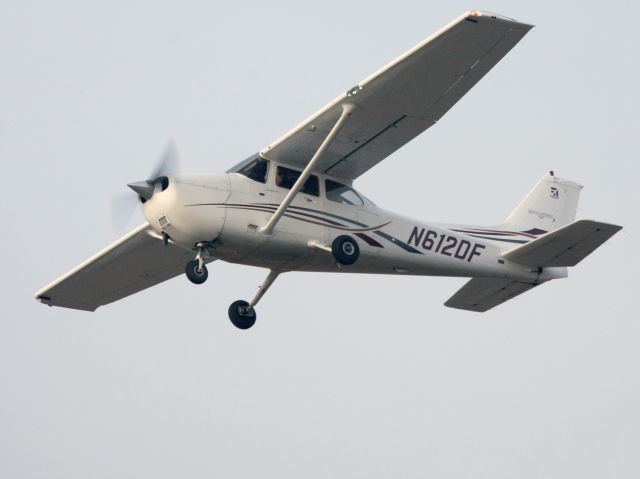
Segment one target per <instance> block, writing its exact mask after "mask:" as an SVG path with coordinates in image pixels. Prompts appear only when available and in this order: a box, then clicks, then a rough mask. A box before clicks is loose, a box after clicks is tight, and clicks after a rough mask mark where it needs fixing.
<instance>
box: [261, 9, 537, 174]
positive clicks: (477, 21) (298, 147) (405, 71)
mask: <svg viewBox="0 0 640 479" xmlns="http://www.w3.org/2000/svg"><path fill="white" fill-rule="evenodd" d="M531 28H532V26H531V25H527V24H523V23H519V22H516V21H514V20H510V19H506V18H503V17H497V16H494V15H491V14H477V13H467V14H465V15H462V16H461V17H458V18H457V19H456V20H454V21H453V22H451V23H450V24H449V25H447V26H446V27H444V28H443V29H442V30H440V31H439V32H436V33H435V34H434V35H432V36H431V37H429V38H427V39H426V40H424V41H423V42H422V43H420V44H419V45H417V46H416V47H414V48H413V49H411V50H409V51H408V52H406V53H405V54H404V55H402V56H400V57H399V58H397V59H396V60H394V61H393V62H391V63H390V64H388V65H387V66H385V67H383V68H382V69H380V70H378V71H377V72H376V73H374V74H373V75H371V76H370V77H368V78H366V79H365V80H363V81H362V82H360V83H359V84H357V85H356V86H355V87H353V88H351V89H350V90H349V91H348V92H346V93H344V94H342V95H340V96H339V97H338V98H336V99H335V100H334V101H333V102H331V103H329V104H328V105H327V106H326V107H324V108H323V109H322V110H320V111H319V112H318V113H316V114H314V115H312V116H311V117H309V118H308V119H307V120H305V121H304V122H302V123H301V124H299V125H298V126H297V127H295V128H294V129H293V130H291V131H290V132H288V133H287V134H285V135H284V136H283V137H281V138H280V139H278V140H276V141H275V142H273V143H272V144H270V145H268V146H267V147H266V148H264V149H263V150H262V151H261V155H262V156H263V157H265V158H267V159H271V160H275V161H279V162H282V163H286V164H289V165H291V166H294V167H298V168H304V167H305V166H306V164H307V162H308V161H309V160H310V159H311V157H312V156H313V154H314V153H315V151H316V150H317V149H318V147H319V146H320V144H321V143H322V141H323V140H324V138H325V137H326V136H327V134H328V132H329V131H330V130H331V128H332V126H333V125H334V123H335V122H336V120H337V119H338V117H339V116H340V112H341V111H342V105H343V104H344V103H351V104H354V105H355V106H356V111H355V112H354V113H353V115H352V117H351V119H350V120H349V122H348V123H347V124H345V126H344V127H343V128H342V130H341V132H340V134H339V135H338V137H336V139H335V140H334V142H333V143H332V145H331V146H330V147H329V148H328V149H327V151H326V152H325V154H324V155H323V158H322V159H321V160H320V162H319V165H318V168H317V169H318V171H321V172H325V173H330V174H332V175H334V176H338V177H340V178H343V179H345V180H353V179H355V178H357V177H358V176H360V175H361V174H363V173H364V172H365V171H367V170H369V169H370V168H371V167H373V166H375V165H376V164H377V163H379V162H380V161H382V160H383V159H384V158H386V157H387V156H388V155H390V154H391V153H393V152H394V151H396V150H397V149H399V148H400V147H402V146H403V145H404V144H406V143H407V142H409V141H411V140H412V139H413V138H415V137H416V136H417V135H419V134H420V133H422V132H423V131H424V130H426V129H427V128H429V127H430V126H431V125H433V124H434V123H435V122H437V121H438V120H439V119H440V118H441V117H442V115H444V114H445V113H446V112H447V111H448V110H449V109H450V108H451V107H452V106H453V105H454V104H455V103H457V102H458V100H460V98H462V96H464V95H465V94H466V93H467V92H468V91H469V90H470V89H471V88H472V87H473V86H474V85H475V84H476V83H477V82H478V81H479V80H480V79H481V78H482V77H483V76H484V75H485V74H486V73H487V72H488V71H489V70H491V68H493V67H494V66H495V65H496V64H497V63H498V62H499V61H500V60H501V59H502V57H503V56H504V55H506V53H507V52H508V51H509V50H511V48H513V47H514V46H515V45H516V44H517V43H518V42H519V41H520V39H522V37H523V36H524V35H525V34H526V33H527V32H528V31H529V29H531ZM405 119H407V120H405ZM402 122H404V125H401V126H398V124H399V123H402ZM391 125H395V126H394V128H399V129H400V130H401V133H399V134H396V135H392V134H388V132H389V131H390V130H389V129H390V126H391ZM381 132H385V134H381ZM363 145H367V147H365V148H363Z"/></svg>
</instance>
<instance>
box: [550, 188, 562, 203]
mask: <svg viewBox="0 0 640 479" xmlns="http://www.w3.org/2000/svg"><path fill="white" fill-rule="evenodd" d="M551 198H555V199H556V200H557V199H558V198H560V192H559V191H558V188H556V187H555V186H552V187H551Z"/></svg>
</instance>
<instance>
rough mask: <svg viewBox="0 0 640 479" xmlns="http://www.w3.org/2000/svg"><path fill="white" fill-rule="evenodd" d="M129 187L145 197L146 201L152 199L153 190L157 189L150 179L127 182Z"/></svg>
mask: <svg viewBox="0 0 640 479" xmlns="http://www.w3.org/2000/svg"><path fill="white" fill-rule="evenodd" d="M127 186H128V187H129V188H131V189H132V190H133V191H135V192H136V193H137V194H138V195H139V196H140V198H143V199H144V200H145V201H146V200H149V199H151V197H152V196H153V192H154V191H155V185H154V184H153V183H150V182H148V181H138V182H136V183H129V184H127Z"/></svg>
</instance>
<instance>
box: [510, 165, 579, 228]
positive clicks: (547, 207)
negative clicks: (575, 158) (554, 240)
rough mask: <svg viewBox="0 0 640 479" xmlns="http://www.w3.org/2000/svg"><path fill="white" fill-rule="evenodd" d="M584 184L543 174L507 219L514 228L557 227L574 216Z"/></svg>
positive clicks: (566, 223)
mask: <svg viewBox="0 0 640 479" xmlns="http://www.w3.org/2000/svg"><path fill="white" fill-rule="evenodd" d="M580 190H582V185H580V184H578V183H575V182H573V181H569V180H563V179H560V178H558V177H556V176H555V175H554V174H553V171H550V172H549V174H547V175H545V176H543V177H542V178H541V179H540V181H538V183H537V184H536V185H535V186H534V187H533V189H532V190H531V191H530V192H529V194H528V195H527V196H525V198H524V199H523V200H522V201H521V202H520V204H518V206H516V208H515V209H514V210H513V211H512V212H511V214H510V215H509V216H508V217H507V219H506V220H505V221H504V224H503V228H504V229H508V230H512V231H525V230H531V229H538V230H542V231H544V232H548V231H554V230H557V229H558V228H561V227H563V226H566V225H568V224H569V223H572V222H573V221H574V220H575V217H576V210H577V209H578V200H579V198H580Z"/></svg>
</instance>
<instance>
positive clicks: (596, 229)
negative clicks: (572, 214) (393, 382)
mask: <svg viewBox="0 0 640 479" xmlns="http://www.w3.org/2000/svg"><path fill="white" fill-rule="evenodd" d="M621 229H622V226H618V225H613V224H609V223H601V222H598V221H592V220H579V221H575V222H574V223H571V224H570V225H567V226H564V227H563V228H560V229H557V230H555V231H553V232H551V233H549V234H547V235H545V236H543V237H542V238H538V239H536V240H533V241H531V242H529V243H526V244H524V245H522V246H519V247H517V248H515V249H512V250H510V251H507V252H506V253H504V254H503V256H504V257H505V258H507V259H509V260H511V261H515V262H517V263H520V264H524V265H527V266H534V267H539V268H542V267H551V266H575V265H577V264H578V263H579V262H580V261H582V260H583V259H584V258H586V257H587V256H588V255H590V254H591V253H593V252H594V251H595V250H596V249H597V248H598V247H600V246H601V245H602V244H603V243H604V242H606V241H607V240H608V239H609V238H611V237H612V236H613V235H614V234H616V233H617V232H618V231H620V230H621Z"/></svg>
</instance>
